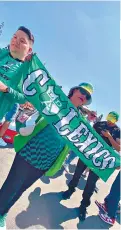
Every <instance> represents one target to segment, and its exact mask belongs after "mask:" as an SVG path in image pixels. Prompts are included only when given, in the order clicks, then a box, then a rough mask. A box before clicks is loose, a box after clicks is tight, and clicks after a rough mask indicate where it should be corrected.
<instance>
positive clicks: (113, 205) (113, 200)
mask: <svg viewBox="0 0 121 230" xmlns="http://www.w3.org/2000/svg"><path fill="white" fill-rule="evenodd" d="M119 201H120V172H119V173H118V175H117V177H116V179H115V181H114V182H113V184H112V187H111V189H110V193H109V194H108V196H107V197H106V198H105V205H106V208H107V211H108V215H109V216H110V217H111V218H114V219H115V217H116V211H117V209H118V203H119Z"/></svg>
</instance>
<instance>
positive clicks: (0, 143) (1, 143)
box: [0, 138, 7, 147]
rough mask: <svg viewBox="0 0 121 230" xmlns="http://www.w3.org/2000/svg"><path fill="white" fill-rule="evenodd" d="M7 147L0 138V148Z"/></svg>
mask: <svg viewBox="0 0 121 230" xmlns="http://www.w3.org/2000/svg"><path fill="white" fill-rule="evenodd" d="M6 145H7V143H6V142H5V141H4V140H3V139H2V138H0V146H3V147H4V146H6Z"/></svg>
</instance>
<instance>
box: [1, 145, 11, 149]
mask: <svg viewBox="0 0 121 230" xmlns="http://www.w3.org/2000/svg"><path fill="white" fill-rule="evenodd" d="M13 147H14V146H13V144H7V145H6V146H0V149H13Z"/></svg>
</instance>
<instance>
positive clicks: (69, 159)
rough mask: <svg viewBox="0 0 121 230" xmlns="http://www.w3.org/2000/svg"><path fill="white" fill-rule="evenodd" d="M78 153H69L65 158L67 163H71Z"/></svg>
mask: <svg viewBox="0 0 121 230" xmlns="http://www.w3.org/2000/svg"><path fill="white" fill-rule="evenodd" d="M76 156H77V155H76V154H75V153H74V152H73V151H70V153H69V155H68V156H67V158H66V160H65V162H64V163H65V164H67V165H69V164H70V163H71V162H72V161H73V160H74V158H75V157H76Z"/></svg>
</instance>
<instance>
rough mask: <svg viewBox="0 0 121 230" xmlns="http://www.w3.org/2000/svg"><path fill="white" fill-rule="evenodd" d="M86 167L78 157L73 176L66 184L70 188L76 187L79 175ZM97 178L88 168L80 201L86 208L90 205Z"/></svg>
mask: <svg viewBox="0 0 121 230" xmlns="http://www.w3.org/2000/svg"><path fill="white" fill-rule="evenodd" d="M86 168H87V166H86V165H85V164H84V163H83V162H82V161H81V160H80V159H79V160H78V163H77V166H76V170H75V173H74V175H73V178H72V180H71V181H70V183H69V184H68V187H69V189H70V190H73V189H74V188H75V187H77V185H78V183H79V180H80V177H81V175H82V173H83V172H84V171H85V169H86ZM98 179H99V177H98V176H97V175H96V174H95V173H94V172H93V171H91V170H89V176H88V178H87V182H86V186H85V188H84V191H83V194H82V197H83V199H82V201H81V206H83V207H85V208H86V207H88V206H89V205H90V202H91V196H92V195H93V193H94V190H95V186H96V182H97V180H98Z"/></svg>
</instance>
